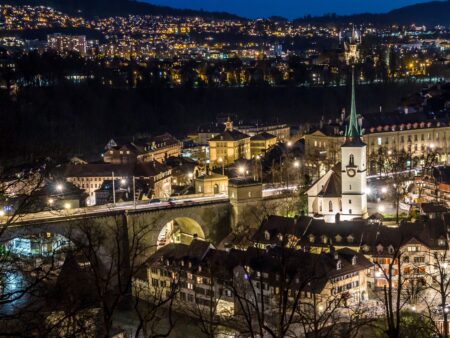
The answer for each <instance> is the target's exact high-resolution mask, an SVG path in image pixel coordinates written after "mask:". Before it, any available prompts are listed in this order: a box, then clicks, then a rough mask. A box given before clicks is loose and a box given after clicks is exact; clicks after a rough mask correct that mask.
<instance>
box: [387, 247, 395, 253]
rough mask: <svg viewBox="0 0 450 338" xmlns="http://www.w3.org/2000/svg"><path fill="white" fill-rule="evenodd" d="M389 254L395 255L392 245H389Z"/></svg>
mask: <svg viewBox="0 0 450 338" xmlns="http://www.w3.org/2000/svg"><path fill="white" fill-rule="evenodd" d="M388 252H389V253H390V254H393V253H394V247H393V246H392V245H389V247H388Z"/></svg>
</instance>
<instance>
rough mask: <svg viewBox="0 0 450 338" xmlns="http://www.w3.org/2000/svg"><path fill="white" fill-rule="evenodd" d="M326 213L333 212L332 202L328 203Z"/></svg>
mask: <svg viewBox="0 0 450 338" xmlns="http://www.w3.org/2000/svg"><path fill="white" fill-rule="evenodd" d="M328 211H329V212H333V202H332V201H330V202H329V203H328Z"/></svg>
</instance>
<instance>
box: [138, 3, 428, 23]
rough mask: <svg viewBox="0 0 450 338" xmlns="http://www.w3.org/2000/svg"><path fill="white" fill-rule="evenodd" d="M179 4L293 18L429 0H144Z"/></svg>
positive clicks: (384, 8)
mask: <svg viewBox="0 0 450 338" xmlns="http://www.w3.org/2000/svg"><path fill="white" fill-rule="evenodd" d="M141 1H147V2H150V3H154V4H158V5H166V6H171V7H177V8H192V9H204V10H210V11H226V12H230V13H235V14H239V15H242V16H245V17H249V18H258V17H268V16H272V15H280V16H284V17H286V18H289V19H293V18H297V17H303V16H304V15H305V14H313V15H321V14H325V13H331V12H335V13H338V14H354V13H361V12H372V13H380V12H386V11H389V10H391V9H394V8H398V7H402V6H405V5H410V4H414V3H418V2H427V1H429V0H141Z"/></svg>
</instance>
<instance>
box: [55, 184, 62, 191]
mask: <svg viewBox="0 0 450 338" xmlns="http://www.w3.org/2000/svg"><path fill="white" fill-rule="evenodd" d="M63 189H64V186H63V185H62V183H58V184H57V185H56V190H57V191H59V192H62V191H63Z"/></svg>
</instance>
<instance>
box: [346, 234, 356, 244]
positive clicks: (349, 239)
mask: <svg viewBox="0 0 450 338" xmlns="http://www.w3.org/2000/svg"><path fill="white" fill-rule="evenodd" d="M353 240H354V238H353V236H352V235H348V236H347V242H349V243H353Z"/></svg>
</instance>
